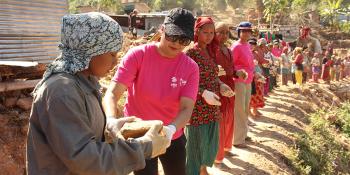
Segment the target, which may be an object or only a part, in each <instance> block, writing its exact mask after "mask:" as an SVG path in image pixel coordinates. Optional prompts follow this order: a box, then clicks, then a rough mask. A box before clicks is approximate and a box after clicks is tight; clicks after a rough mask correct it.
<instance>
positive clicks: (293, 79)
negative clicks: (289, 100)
mask: <svg viewBox="0 0 350 175" xmlns="http://www.w3.org/2000/svg"><path fill="white" fill-rule="evenodd" d="M292 81H293V84H296V83H297V80H296V79H295V73H292Z"/></svg>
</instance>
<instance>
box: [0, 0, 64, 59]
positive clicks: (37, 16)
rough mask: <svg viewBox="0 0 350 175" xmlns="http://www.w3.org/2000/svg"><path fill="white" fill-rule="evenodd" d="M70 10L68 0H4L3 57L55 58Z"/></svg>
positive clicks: (0, 11)
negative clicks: (62, 23)
mask: <svg viewBox="0 0 350 175" xmlns="http://www.w3.org/2000/svg"><path fill="white" fill-rule="evenodd" d="M67 13H68V12H67V0H0V61H37V62H39V63H48V62H50V61H51V60H53V59H55V58H56V57H57V55H58V54H59V50H58V48H57V45H58V42H59V40H60V27H61V26H60V23H61V18H62V16H63V15H65V14H67Z"/></svg>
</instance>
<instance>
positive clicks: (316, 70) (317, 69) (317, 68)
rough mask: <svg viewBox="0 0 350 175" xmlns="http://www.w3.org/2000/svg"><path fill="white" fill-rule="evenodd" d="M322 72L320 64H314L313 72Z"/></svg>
mask: <svg viewBox="0 0 350 175" xmlns="http://www.w3.org/2000/svg"><path fill="white" fill-rule="evenodd" d="M320 72H321V69H320V67H319V66H312V73H313V74H319V73H320Z"/></svg>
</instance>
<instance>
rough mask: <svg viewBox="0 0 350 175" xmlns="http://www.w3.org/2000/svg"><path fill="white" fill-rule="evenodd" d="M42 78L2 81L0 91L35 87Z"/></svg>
mask: <svg viewBox="0 0 350 175" xmlns="http://www.w3.org/2000/svg"><path fill="white" fill-rule="evenodd" d="M40 80H41V79H36V80H25V81H14V82H0V92H6V91H13V90H22V89H29V88H34V87H35V85H36V84H38V82H39V81H40Z"/></svg>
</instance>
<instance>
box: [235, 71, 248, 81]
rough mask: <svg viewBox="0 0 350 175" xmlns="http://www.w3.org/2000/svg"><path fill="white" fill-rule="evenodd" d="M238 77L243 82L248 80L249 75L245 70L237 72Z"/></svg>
mask: <svg viewBox="0 0 350 175" xmlns="http://www.w3.org/2000/svg"><path fill="white" fill-rule="evenodd" d="M236 75H237V76H238V77H239V78H242V79H243V80H246V79H247V78H248V73H247V72H246V71H245V70H244V69H240V70H237V72H236Z"/></svg>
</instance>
